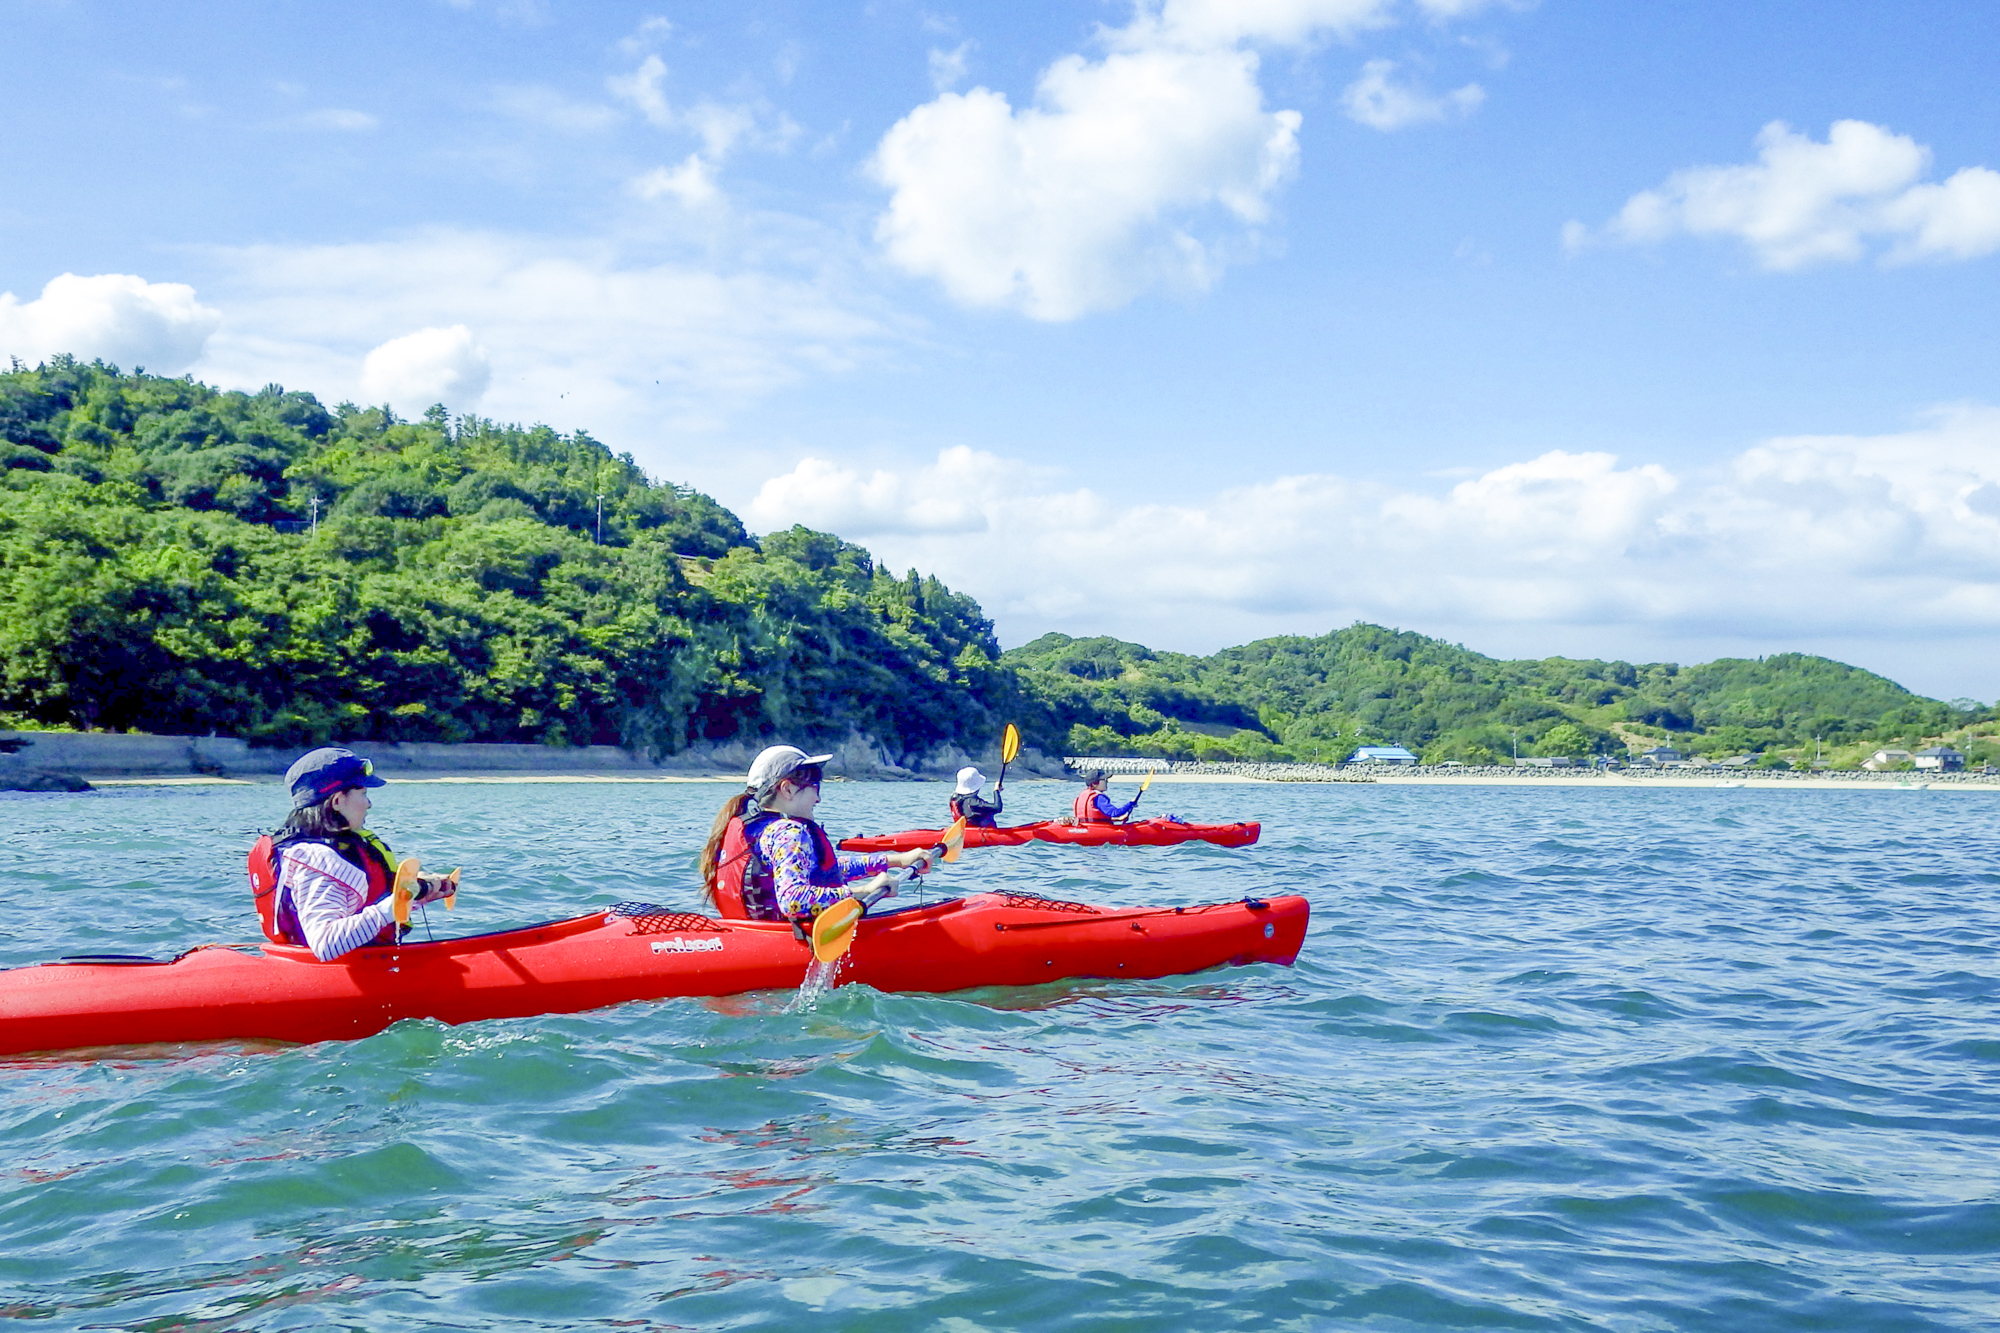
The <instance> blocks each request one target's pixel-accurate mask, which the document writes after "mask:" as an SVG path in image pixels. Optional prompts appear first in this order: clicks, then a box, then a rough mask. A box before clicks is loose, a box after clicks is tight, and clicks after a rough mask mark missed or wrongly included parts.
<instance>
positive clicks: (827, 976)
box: [785, 954, 847, 1014]
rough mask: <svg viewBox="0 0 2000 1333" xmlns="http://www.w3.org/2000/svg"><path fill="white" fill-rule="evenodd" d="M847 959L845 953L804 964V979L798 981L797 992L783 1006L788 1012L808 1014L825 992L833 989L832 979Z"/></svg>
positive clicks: (837, 974)
mask: <svg viewBox="0 0 2000 1333" xmlns="http://www.w3.org/2000/svg"><path fill="white" fill-rule="evenodd" d="M846 961H847V956H846V955H845V954H843V955H841V956H840V957H839V958H836V959H834V960H833V961H832V962H828V963H822V962H820V961H819V960H818V959H817V958H815V959H813V961H812V962H810V963H808V964H807V965H806V979H805V980H804V981H801V982H800V983H799V993H798V994H797V995H794V996H793V997H792V1002H791V1003H790V1004H788V1005H786V1006H785V1012H786V1013H788V1014H809V1013H811V1012H812V1011H813V1010H815V1009H817V1008H818V1007H819V1002H820V1001H821V1000H822V999H824V998H826V993H827V992H828V991H830V990H832V989H833V984H834V979H835V978H837V977H838V976H839V975H840V965H841V964H842V963H844V962H846Z"/></svg>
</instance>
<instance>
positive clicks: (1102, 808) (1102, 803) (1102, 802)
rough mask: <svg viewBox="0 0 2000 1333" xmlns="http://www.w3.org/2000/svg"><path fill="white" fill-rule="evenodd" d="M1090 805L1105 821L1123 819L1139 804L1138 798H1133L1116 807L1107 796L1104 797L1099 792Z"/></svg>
mask: <svg viewBox="0 0 2000 1333" xmlns="http://www.w3.org/2000/svg"><path fill="white" fill-rule="evenodd" d="M1091 804H1092V805H1093V806H1095V807H1096V809H1097V813H1098V814H1100V815H1103V816H1104V817H1105V818H1106V819H1123V818H1125V816H1127V815H1129V814H1131V813H1132V808H1133V807H1134V806H1136V805H1138V804H1139V798H1138V797H1136V796H1134V797H1133V798H1132V799H1131V800H1129V801H1127V802H1125V804H1123V805H1118V804H1116V803H1115V802H1113V801H1112V799H1111V798H1110V797H1109V796H1106V795H1105V794H1104V793H1103V792H1099V793H1097V799H1096V800H1094V801H1092V802H1091Z"/></svg>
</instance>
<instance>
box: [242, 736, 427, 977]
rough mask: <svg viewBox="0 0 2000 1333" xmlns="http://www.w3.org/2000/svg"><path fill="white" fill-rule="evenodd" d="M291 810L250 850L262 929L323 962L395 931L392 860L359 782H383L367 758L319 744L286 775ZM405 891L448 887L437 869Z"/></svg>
mask: <svg viewBox="0 0 2000 1333" xmlns="http://www.w3.org/2000/svg"><path fill="white" fill-rule="evenodd" d="M285 783H286V785H287V786H289V787H290V788H291V792H292V813H291V815H290V816H289V817H288V818H287V819H286V820H285V826H284V827H283V828H281V829H279V830H278V833H277V836H276V837H275V838H272V837H266V838H260V839H258V841H257V845H256V846H255V847H254V848H252V849H251V852H250V882H251V885H252V887H253V888H254V890H255V891H256V894H257V908H258V915H259V916H260V917H262V918H263V921H264V933H265V934H266V935H269V936H270V937H271V939H272V940H274V941H276V942H277V943H279V944H303V945H305V946H306V947H307V948H309V949H311V950H312V951H313V956H314V957H316V958H318V959H319V960H320V961H321V962H330V961H331V960H333V959H335V958H338V957H340V955H342V954H344V953H346V952H347V951H348V950H350V949H357V948H360V947H361V946H362V945H364V944H394V943H395V942H396V940H397V938H398V934H397V929H396V921H395V915H394V908H393V906H392V905H391V903H390V901H389V891H390V889H391V887H392V886H393V885H394V884H395V881H396V862H395V859H394V858H393V857H392V856H390V854H389V848H388V846H387V845H386V844H384V843H383V841H382V840H381V839H380V838H378V837H376V836H375V835H374V834H373V833H370V832H369V831H368V830H367V828H366V827H364V825H365V824H366V822H367V818H368V807H369V805H370V802H369V800H368V789H369V788H370V787H379V786H381V785H382V779H380V778H378V777H376V776H375V770H374V766H373V765H372V764H370V763H369V762H368V761H367V760H366V759H363V758H362V757H361V756H359V755H357V754H355V753H354V752H353V751H352V750H343V749H340V748H338V747H336V746H324V747H322V748H320V749H317V750H314V751H312V752H311V753H309V754H307V755H305V756H303V757H302V758H300V760H299V761H298V762H297V763H295V764H293V765H292V766H291V768H290V770H289V771H287V772H286V774H285ZM418 890H419V891H418V893H417V894H416V896H415V897H414V898H412V899H411V901H412V902H415V903H427V902H432V901H435V900H436V899H438V898H442V897H444V896H445V893H446V892H447V891H448V889H447V886H446V884H445V881H444V879H443V877H442V876H437V875H423V876H419V877H418Z"/></svg>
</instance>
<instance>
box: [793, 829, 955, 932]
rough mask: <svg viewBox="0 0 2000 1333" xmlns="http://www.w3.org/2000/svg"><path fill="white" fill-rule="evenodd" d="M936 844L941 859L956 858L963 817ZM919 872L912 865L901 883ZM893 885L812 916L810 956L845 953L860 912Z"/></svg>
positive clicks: (842, 902) (881, 897) (845, 899)
mask: <svg viewBox="0 0 2000 1333" xmlns="http://www.w3.org/2000/svg"><path fill="white" fill-rule="evenodd" d="M938 845H939V846H940V847H942V848H944V859H945V860H947V861H956V860H957V859H958V854H959V852H961V851H963V850H964V848H965V821H964V820H963V819H954V820H953V821H952V822H951V827H950V828H948V829H946V830H945V831H944V837H943V838H941V839H940V840H939V842H938ZM923 873H924V872H923V871H922V870H919V869H917V868H916V867H914V866H912V867H911V868H910V873H909V874H908V875H906V876H904V877H903V883H905V884H908V883H909V882H910V881H911V880H913V879H915V878H917V876H919V875H921V874H923ZM895 889H896V886H895V885H894V884H884V885H883V886H882V887H881V888H879V889H877V890H875V891H874V892H873V893H870V894H867V895H865V896H863V897H860V898H842V899H841V900H840V901H839V902H837V903H835V904H833V906H831V907H829V908H827V909H826V910H825V911H824V912H821V913H820V914H819V915H818V916H817V917H815V918H813V937H812V948H813V957H814V958H816V959H818V960H819V961H820V962H822V963H830V962H832V961H833V960H834V959H836V958H838V957H840V956H841V955H842V954H844V953H846V952H847V946H848V945H850V944H852V943H854V928H855V927H856V926H857V925H859V924H860V923H861V914H862V913H863V912H866V911H867V910H868V909H869V908H871V907H873V906H874V905H875V904H876V903H878V902H880V901H882V899H884V898H886V897H888V896H889V895H890V894H891V893H893V892H895Z"/></svg>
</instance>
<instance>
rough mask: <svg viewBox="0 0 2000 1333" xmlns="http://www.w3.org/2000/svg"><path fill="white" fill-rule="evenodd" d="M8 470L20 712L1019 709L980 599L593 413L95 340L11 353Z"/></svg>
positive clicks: (3, 504) (449, 731)
mask: <svg viewBox="0 0 2000 1333" xmlns="http://www.w3.org/2000/svg"><path fill="white" fill-rule="evenodd" d="M0 464H4V468H0V713H5V714H10V715H11V716H10V717H0V724H6V723H12V724H15V725H21V724H25V725H30V726H33V725H42V726H77V727H93V726H95V727H104V728H113V729H121V730H122V729H141V730H147V731H153V732H162V733H189V732H191V733H196V734H204V733H215V732H220V733H222V734H225V735H240V736H247V737H250V738H253V739H262V740H266V741H269V742H271V743H273V744H287V745H301V744H305V743H307V742H309V741H317V740H323V739H326V738H328V737H335V736H338V737H346V738H352V739H357V740H360V739H383V740H445V741H454V740H481V741H529V742H542V743H548V744H587V743H592V742H607V743H617V744H622V745H627V746H631V747H634V748H639V749H648V750H653V751H656V752H663V753H674V752H678V751H680V750H682V749H684V748H685V747H686V746H688V745H689V744H691V743H694V742H697V741H701V740H707V739H728V738H737V737H740V738H744V739H757V738H761V737H764V736H767V735H772V734H779V735H785V736H789V737H793V738H796V739H798V740H801V741H807V740H812V739H830V740H839V739H844V738H845V736H846V734H847V732H848V730H849V728H850V727H851V728H854V729H856V730H859V731H861V732H863V733H865V734H867V735H870V736H873V737H875V738H877V739H879V740H880V741H882V742H883V743H884V744H885V745H887V746H888V747H889V748H890V749H891V751H892V752H893V753H895V754H897V755H914V754H917V753H921V752H922V751H924V750H926V749H929V748H931V747H933V746H935V745H937V744H938V743H940V742H944V741H952V742H957V743H961V744H971V745H981V746H983V745H985V744H990V741H991V737H992V736H993V735H994V734H995V733H996V732H997V731H998V729H999V726H1000V722H1001V716H1002V714H1003V713H1011V712H1013V711H1016V709H1017V701H1016V696H1015V693H1014V685H1013V678H1012V675H1011V673H1008V672H1005V671H1002V670H998V669H996V668H995V667H994V665H993V659H994V658H995V657H997V656H998V654H999V645H998V643H996V642H995V640H994V638H993V627H992V625H991V624H990V623H989V622H988V621H987V620H986V619H985V617H984V616H983V615H982V614H981V612H980V609H979V606H978V604H977V603H976V602H974V601H973V600H972V599H971V598H969V597H963V596H960V595H958V594H956V593H953V592H952V591H951V590H950V589H948V588H946V587H944V586H943V585H942V584H940V583H939V582H938V581H937V580H936V579H926V578H921V577H919V576H918V575H917V574H916V572H915V571H914V570H913V571H911V572H910V573H909V574H908V575H907V576H902V577H899V576H896V575H894V574H891V573H889V572H888V571H887V570H883V569H880V568H877V567H876V564H875V562H874V560H873V558H872V557H870V556H869V554H868V552H866V551H864V550H862V549H861V548H860V547H857V546H852V545H849V544H848V543H846V542H843V541H841V540H840V539H839V538H838V537H833V536H830V535H828V534H825V533H818V532H812V531H809V530H807V529H805V528H794V529H792V530H791V531H789V532H782V533H777V534H774V535H772V536H769V537H767V538H765V539H764V540H763V541H762V542H758V541H756V540H754V539H752V538H751V537H750V536H749V534H748V533H746V532H745V531H744V528H743V525H742V523H740V522H739V521H738V520H737V518H736V516H735V515H734V514H732V513H730V512H729V511H728V510H726V509H724V508H723V507H722V506H721V505H719V504H717V503H716V502H715V501H713V500H711V499H709V498H708V497H707V496H705V495H701V494H699V493H697V492H695V491H692V490H689V489H687V488H685V487H678V486H672V485H664V484H661V483H657V482H654V481H652V480H650V479H648V478H647V477H646V475H645V474H644V473H643V472H641V471H640V469H639V468H638V467H637V466H635V465H634V463H633V461H632V459H631V458H630V457H629V456H616V457H614V456H613V455H612V453H611V451H610V450H609V449H607V448H605V447H604V446H603V445H602V444H599V443H598V442H597V441H595V440H593V439H591V438H590V437H589V436H588V435H585V434H584V433H583V432H581V431H579V432H576V433H575V434H572V435H561V434H558V433H557V432H555V431H552V430H550V429H548V428H547V427H545V426H537V427H535V428H533V429H529V430H523V429H520V428H519V427H514V426H501V425H498V424H496V423H494V422H491V421H485V420H481V419H479V418H476V417H467V418H463V419H461V420H459V421H457V422H455V423H454V422H452V421H451V420H450V419H448V418H447V417H446V415H445V413H444V411H443V409H441V408H440V409H435V410H433V412H432V413H430V414H429V415H428V416H427V417H426V418H425V419H424V420H422V421H399V420H397V419H395V418H394V417H393V416H391V415H390V414H389V413H387V412H386V411H383V410H380V409H362V408H357V407H354V406H353V405H351V404H342V405H340V406H339V407H337V408H334V409H333V410H331V411H329V410H327V409H326V408H324V407H322V406H321V405H320V403H319V402H318V401H317V400H316V399H314V398H313V397H312V396H311V395H310V394H305V393H290V392H286V391H285V390H284V389H282V388H280V387H278V386H276V385H273V386H271V387H269V388H267V389H265V390H263V391H262V392H261V393H255V394H244V393H234V392H223V391H220V390H216V389H212V388H209V387H207V386H205V385H201V384H197V383H195V382H193V381H192V380H186V379H180V380H174V379H163V378H160V377H158V376H152V375H136V374H134V375H124V374H120V373H118V371H117V370H116V369H115V368H113V367H107V366H103V365H84V364H81V363H79V362H76V361H73V360H71V359H69V358H66V357H65V358H58V359H57V360H55V361H53V362H51V363H49V364H47V365H45V366H42V367H39V368H37V369H34V370H23V369H19V368H18V367H17V368H16V369H15V370H14V371H13V372H11V373H0Z"/></svg>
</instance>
